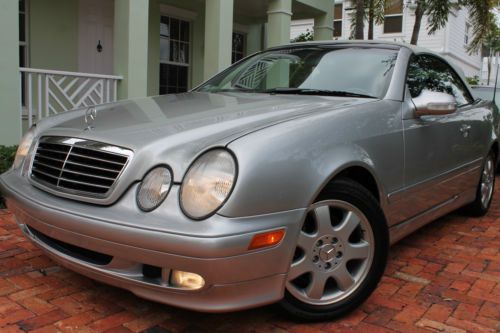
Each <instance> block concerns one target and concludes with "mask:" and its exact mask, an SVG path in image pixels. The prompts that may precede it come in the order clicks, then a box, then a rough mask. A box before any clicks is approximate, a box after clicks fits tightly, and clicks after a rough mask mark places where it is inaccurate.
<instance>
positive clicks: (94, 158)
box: [71, 153, 122, 165]
mask: <svg viewBox="0 0 500 333" xmlns="http://www.w3.org/2000/svg"><path fill="white" fill-rule="evenodd" d="M71 156H77V157H81V158H88V159H91V160H94V161H99V162H105V163H112V164H116V165H122V163H119V162H114V161H108V160H104V159H102V158H97V157H91V156H85V155H81V154H77V153H72V154H71Z"/></svg>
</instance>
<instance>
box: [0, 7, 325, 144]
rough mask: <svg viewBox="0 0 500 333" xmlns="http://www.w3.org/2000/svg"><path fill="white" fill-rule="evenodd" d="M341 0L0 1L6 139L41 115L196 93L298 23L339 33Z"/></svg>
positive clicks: (320, 35) (286, 36)
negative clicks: (335, 24)
mask: <svg viewBox="0 0 500 333" xmlns="http://www.w3.org/2000/svg"><path fill="white" fill-rule="evenodd" d="M332 8H333V0H254V1H247V0H1V1H0V44H1V45H2V49H1V50H0V54H1V56H0V73H1V75H0V101H1V103H2V110H1V112H2V121H1V123H0V145H10V144H16V143H17V142H18V141H19V139H20V137H21V134H22V132H23V128H24V129H25V128H27V127H29V126H31V125H32V124H33V123H36V121H38V120H39V119H41V118H43V117H45V116H48V115H51V114H55V113H59V112H63V111H65V110H70V109H74V108H78V107H85V106H89V105H93V104H100V103H105V102H110V101H114V100H116V99H123V98H134V97H142V96H148V95H157V94H167V93H178V92H184V91H187V90H189V89H190V88H192V87H195V86H196V85H198V84H200V83H201V82H203V81H204V80H206V79H208V78H209V77H211V76H213V75H214V74H216V73H217V72H219V71H220V70H222V69H224V68H225V67H227V66H229V65H230V64H231V63H232V62H234V61H237V60H239V59H241V58H242V57H244V56H246V55H249V54H252V53H254V52H257V51H259V50H262V49H263V48H266V47H269V46H274V45H279V44H284V43H288V42H289V40H290V23H291V21H292V20H304V19H308V20H311V22H314V31H315V38H316V39H317V40H330V39H332V31H333V28H332V25H331V22H332V21H333V12H332Z"/></svg>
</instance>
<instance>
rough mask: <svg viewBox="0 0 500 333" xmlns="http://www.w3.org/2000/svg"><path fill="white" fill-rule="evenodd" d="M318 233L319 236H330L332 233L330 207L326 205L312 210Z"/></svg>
mask: <svg viewBox="0 0 500 333" xmlns="http://www.w3.org/2000/svg"><path fill="white" fill-rule="evenodd" d="M314 217H315V219H316V224H317V229H318V233H319V234H321V235H325V234H330V233H332V231H333V228H332V220H331V217H330V207H328V206H327V205H325V206H319V207H318V208H316V209H314Z"/></svg>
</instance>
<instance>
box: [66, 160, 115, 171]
mask: <svg viewBox="0 0 500 333" xmlns="http://www.w3.org/2000/svg"><path fill="white" fill-rule="evenodd" d="M61 162H63V161H61ZM66 164H73V165H77V166H81V167H84V168H90V169H95V170H103V171H108V172H115V173H118V172H119V171H116V170H113V169H108V168H101V167H96V166H93V165H85V164H82V163H77V162H73V161H66Z"/></svg>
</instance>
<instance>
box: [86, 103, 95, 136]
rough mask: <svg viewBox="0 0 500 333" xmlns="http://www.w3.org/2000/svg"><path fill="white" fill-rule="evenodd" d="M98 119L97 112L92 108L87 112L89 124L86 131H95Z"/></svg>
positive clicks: (87, 122)
mask: <svg viewBox="0 0 500 333" xmlns="http://www.w3.org/2000/svg"><path fill="white" fill-rule="evenodd" d="M96 118H97V110H96V109H95V108H90V109H88V110H87V112H85V124H87V128H85V130H86V131H90V130H92V129H94V124H95V120H96Z"/></svg>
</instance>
